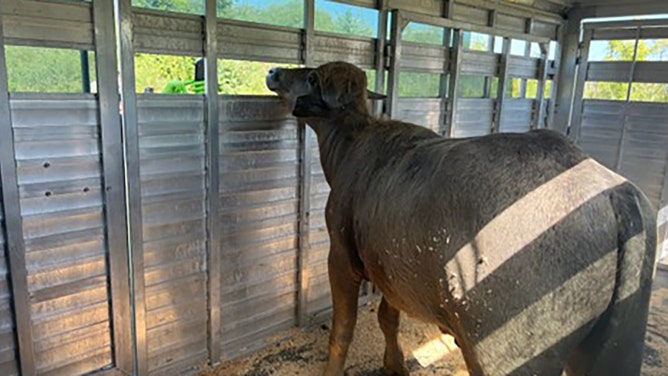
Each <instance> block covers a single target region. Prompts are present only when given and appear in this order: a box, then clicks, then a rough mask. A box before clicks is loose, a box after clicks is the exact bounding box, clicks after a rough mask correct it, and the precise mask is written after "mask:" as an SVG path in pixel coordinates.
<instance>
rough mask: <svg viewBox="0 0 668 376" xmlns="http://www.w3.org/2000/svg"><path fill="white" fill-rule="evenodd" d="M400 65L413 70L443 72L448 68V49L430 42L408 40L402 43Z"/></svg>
mask: <svg viewBox="0 0 668 376" xmlns="http://www.w3.org/2000/svg"><path fill="white" fill-rule="evenodd" d="M401 57H402V58H401V60H400V62H399V63H400V66H401V68H402V69H406V70H412V71H425V72H434V73H443V72H444V71H445V69H446V68H447V62H448V50H447V49H445V48H443V47H438V46H434V45H429V44H422V43H411V42H406V43H403V44H402V45H401Z"/></svg>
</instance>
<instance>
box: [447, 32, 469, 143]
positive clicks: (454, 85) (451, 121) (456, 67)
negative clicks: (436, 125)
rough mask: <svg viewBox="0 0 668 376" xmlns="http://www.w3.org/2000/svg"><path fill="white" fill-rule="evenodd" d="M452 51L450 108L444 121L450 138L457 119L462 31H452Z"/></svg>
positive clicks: (449, 91)
mask: <svg viewBox="0 0 668 376" xmlns="http://www.w3.org/2000/svg"><path fill="white" fill-rule="evenodd" d="M452 38H453V39H452V49H451V50H450V78H449V79H450V82H449V83H448V97H449V99H450V108H449V109H448V117H447V121H446V125H447V128H446V130H445V131H444V135H445V136H446V137H452V135H453V134H454V132H455V127H456V126H457V124H456V123H455V119H456V118H457V117H456V116H457V101H458V99H459V97H458V96H459V94H458V92H459V76H460V73H461V70H462V50H463V48H464V38H462V30H461V29H457V30H453V31H452Z"/></svg>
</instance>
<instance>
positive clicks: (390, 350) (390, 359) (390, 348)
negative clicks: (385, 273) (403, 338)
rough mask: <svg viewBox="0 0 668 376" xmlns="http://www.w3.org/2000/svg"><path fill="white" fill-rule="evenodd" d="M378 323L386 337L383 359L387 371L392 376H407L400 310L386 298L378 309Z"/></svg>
mask: <svg viewBox="0 0 668 376" xmlns="http://www.w3.org/2000/svg"><path fill="white" fill-rule="evenodd" d="M378 323H379V324H380V330H382V331H383V335H384V336H385V356H384V357H383V365H384V366H385V370H386V371H387V372H388V374H389V375H392V376H407V375H408V369H407V368H406V364H405V362H404V354H403V352H402V351H401V346H400V345H399V338H398V336H399V310H398V309H396V308H394V307H392V306H391V305H390V304H389V303H388V302H387V299H385V297H383V300H381V302H380V307H379V308H378Z"/></svg>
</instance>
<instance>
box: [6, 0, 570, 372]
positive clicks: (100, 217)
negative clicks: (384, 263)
mask: <svg viewBox="0 0 668 376" xmlns="http://www.w3.org/2000/svg"><path fill="white" fill-rule="evenodd" d="M342 2H344V3H348V4H352V5H357V6H362V7H368V8H372V9H378V10H379V31H378V38H366V37H357V36H348V35H335V34H330V33H325V32H320V31H316V30H315V25H314V1H313V0H305V15H306V17H305V23H304V27H303V28H302V29H294V28H288V27H280V26H270V25H262V24H256V23H250V22H241V21H234V20H226V19H217V18H216V9H215V5H216V4H215V3H216V2H215V0H213V1H212V0H206V14H205V15H204V16H197V15H186V14H178V13H171V12H164V11H155V10H148V9H140V8H133V7H131V4H130V0H119V4H118V5H119V6H118V12H119V13H118V14H117V17H118V20H119V24H118V25H119V26H120V27H119V39H118V40H116V38H115V36H114V35H115V33H114V26H115V22H116V21H115V20H114V18H113V16H114V1H113V0H95V1H94V2H92V3H85V2H67V1H53V2H52V1H35V0H3V1H2V3H0V17H1V18H0V20H1V21H2V22H1V23H0V47H4V45H5V44H12V45H24V46H47V47H61V48H74V49H84V50H94V51H95V52H96V65H97V77H98V94H96V95H91V94H71V95H65V94H46V93H33V94H14V93H12V94H11V95H9V94H8V93H7V78H6V64H5V61H4V53H0V57H1V59H0V95H2V99H3V101H0V156H1V158H0V163H1V164H0V172H2V180H0V183H1V185H0V186H1V187H2V188H3V189H2V204H3V205H2V207H1V208H2V209H3V211H4V217H2V218H4V221H3V222H2V228H3V231H2V232H0V234H1V235H0V244H2V245H3V249H2V250H3V253H2V257H0V277H2V278H0V281H2V282H1V284H0V311H1V312H2V314H3V315H2V320H1V321H0V356H1V357H0V370H2V371H5V370H7V372H3V374H8V375H10V374H12V373H17V371H20V372H21V374H23V375H33V374H48V375H74V374H87V373H93V372H95V373H103V374H111V375H117V374H132V373H134V374H140V375H144V374H156V375H170V374H182V373H188V372H194V371H196V370H198V369H202V368H203V367H206V366H207V365H210V364H216V363H218V362H220V361H225V360H227V359H231V358H235V357H238V356H241V355H244V354H247V353H249V352H252V351H255V350H256V349H258V348H260V347H262V346H266V345H267V344H268V343H269V342H268V341H271V340H272V338H273V335H275V334H276V333H278V332H280V331H281V330H282V329H286V328H289V327H292V326H294V325H308V324H309V323H313V322H315V321H317V320H320V319H322V318H323V317H326V316H327V314H328V312H329V311H330V309H331V303H330V297H329V284H328V280H327V268H326V259H327V252H328V247H329V246H328V236H327V230H326V226H325V221H324V206H325V203H326V197H327V194H328V191H329V187H328V185H327V183H326V181H325V179H324V175H323V173H322V170H321V168H320V165H319V160H318V152H317V142H316V139H315V135H314V134H313V132H312V131H310V130H309V129H308V128H307V127H306V126H305V125H304V124H301V123H298V122H297V121H296V120H295V119H294V118H292V117H290V116H289V115H287V111H286V109H285V108H284V107H283V106H282V104H281V103H279V101H278V100H277V99H276V98H273V97H257V96H222V95H219V94H218V93H217V88H216V85H213V83H215V82H217V73H216V72H217V63H218V60H217V59H218V58H229V59H243V60H256V61H269V62H276V63H291V64H304V65H307V66H315V65H317V64H320V63H322V62H325V61H331V60H346V61H350V62H353V63H355V64H357V65H359V66H361V67H362V68H364V69H375V70H376V71H378V72H385V71H387V72H388V73H389V82H388V83H387V87H388V91H389V94H390V98H389V99H388V100H387V101H385V103H384V111H385V112H387V113H388V114H392V115H393V116H395V117H397V118H404V119H406V120H409V121H413V122H416V123H418V124H422V125H425V126H428V127H429V128H431V129H433V130H435V131H438V132H440V133H442V134H445V135H452V136H466V135H473V134H486V133H489V132H496V131H503V130H506V129H528V128H529V127H534V128H535V127H542V126H544V125H543V124H544V123H543V120H539V119H543V118H544V117H546V116H544V113H541V112H540V110H538V109H539V108H545V109H547V107H548V106H547V102H546V101H543V100H541V99H540V98H536V99H531V100H527V99H518V100H515V99H510V98H505V91H504V90H502V89H500V90H499V92H498V93H496V94H497V95H494V96H493V97H494V98H482V99H476V98H459V97H458V92H457V90H456V88H457V83H458V79H459V76H460V75H461V74H468V73H471V72H474V73H475V72H478V73H484V74H486V75H488V76H497V77H499V80H500V87H505V85H503V86H502V85H501V83H502V82H506V81H507V80H509V78H510V77H513V76H516V77H524V78H535V79H538V80H542V81H544V79H545V77H551V78H554V77H553V76H554V74H555V72H556V71H555V69H554V67H553V66H552V65H551V64H550V63H548V61H547V59H546V55H545V54H544V55H543V56H542V57H541V59H532V58H528V57H526V58H523V57H515V56H509V43H510V38H518V39H523V40H528V41H536V42H540V43H546V42H548V41H549V40H555V39H557V37H558V35H559V28H560V25H561V22H562V19H561V18H560V16H558V15H556V14H553V13H549V12H547V11H540V10H536V9H531V8H527V7H522V6H517V5H502V4H499V3H498V2H488V1H481V0H476V1H473V0H471V1H468V0H463V1H446V2H442V1H438V0H427V1H421V2H414V1H405V0H397V1H393V0H389V1H388V0H381V1H376V0H346V1H342ZM390 14H392V16H393V17H392V19H393V20H394V21H393V24H392V27H391V28H389V29H387V20H388V17H389V15H390ZM400 19H403V20H404V21H402V22H397V21H399V20H400ZM407 22H419V23H424V24H430V25H434V26H438V27H441V28H443V30H444V34H446V35H452V36H453V38H455V39H454V40H455V41H457V42H456V43H453V44H452V45H453V47H445V46H449V45H450V44H449V40H448V39H447V38H446V40H445V41H444V46H442V47H441V46H436V45H427V44H422V43H412V42H405V43H402V41H401V38H400V35H401V30H402V29H403V28H404V27H405V26H406V23H407ZM467 30H470V31H476V32H481V33H487V34H489V35H499V36H502V37H503V38H504V52H503V53H502V54H494V53H492V52H482V53H481V52H476V51H464V50H463V48H462V44H461V35H462V33H463V32H464V31H467ZM386 37H389V38H390V39H389V41H388V40H387V39H386ZM117 46H120V51H121V53H120V57H119V58H120V61H119V63H120V67H121V70H120V72H119V71H117V57H116V47H117ZM0 50H4V48H0ZM136 52H144V53H163V54H176V55H189V56H204V57H205V58H206V61H205V64H206V80H207V90H206V95H203V96H201V95H200V96H198V95H192V96H181V95H170V96H167V95H155V94H139V95H137V94H136V93H135V87H134V85H135V83H134V82H135V81H134V80H135V77H134V62H133V56H134V53H136ZM468 62H475V64H472V63H471V64H469V63H468ZM476 69H477V70H476ZM402 71H405V72H408V71H412V72H427V73H436V74H438V75H440V77H441V89H440V95H439V97H434V98H403V97H400V96H399V95H398V85H400V79H399V75H400V72H402ZM384 77H385V75H384V74H377V79H376V82H375V86H376V89H377V90H379V91H380V90H382V88H383V87H384V86H385V85H384V84H385V83H384ZM119 78H120V80H119ZM539 92H542V91H541V90H539ZM119 93H120V94H121V98H122V102H121V105H122V106H121V111H122V112H121V115H122V123H121V118H120V117H119V98H118V94H119ZM5 98H7V99H8V100H6V101H5V100H4V99H5ZM539 103H543V106H540V105H539ZM371 106H372V107H373V108H374V109H375V110H376V111H377V112H379V111H381V108H382V107H383V104H382V103H372V104H371ZM506 106H507V107H506ZM451 109H454V110H451ZM518 111H521V113H522V116H523V119H525V122H524V123H522V122H521V121H514V120H513V119H512V118H511V117H509V116H506V115H503V114H506V113H510V112H512V114H513V118H514V117H515V115H516V114H517V113H518ZM545 111H546V110H545ZM481 119H482V120H481ZM529 120H530V122H529ZM121 132H122V134H121ZM126 176H127V179H126ZM5 245H6V247H5ZM3 262H4V264H3ZM3 266H4V267H3ZM6 269H9V270H8V272H9V274H8V273H7V270H6ZM8 279H10V281H8ZM8 282H11V283H8ZM9 286H11V289H10V288H9ZM364 292H365V293H368V290H366V289H365V291H364ZM364 298H365V295H364V294H363V296H362V299H364ZM10 307H11V310H12V312H13V313H14V314H13V315H10V314H9V312H10ZM19 358H20V360H21V361H20V362H18V361H17V359H19Z"/></svg>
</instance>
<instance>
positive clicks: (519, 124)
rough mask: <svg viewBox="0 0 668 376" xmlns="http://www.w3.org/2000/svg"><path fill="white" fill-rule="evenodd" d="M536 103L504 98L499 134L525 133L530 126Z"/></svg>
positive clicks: (521, 99)
mask: <svg viewBox="0 0 668 376" xmlns="http://www.w3.org/2000/svg"><path fill="white" fill-rule="evenodd" d="M535 102H536V101H535V100H534V99H526V98H506V100H505V102H503V115H502V116H501V124H500V125H499V132H526V131H528V130H529V128H530V126H531V115H532V114H533V106H534V103H535Z"/></svg>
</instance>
